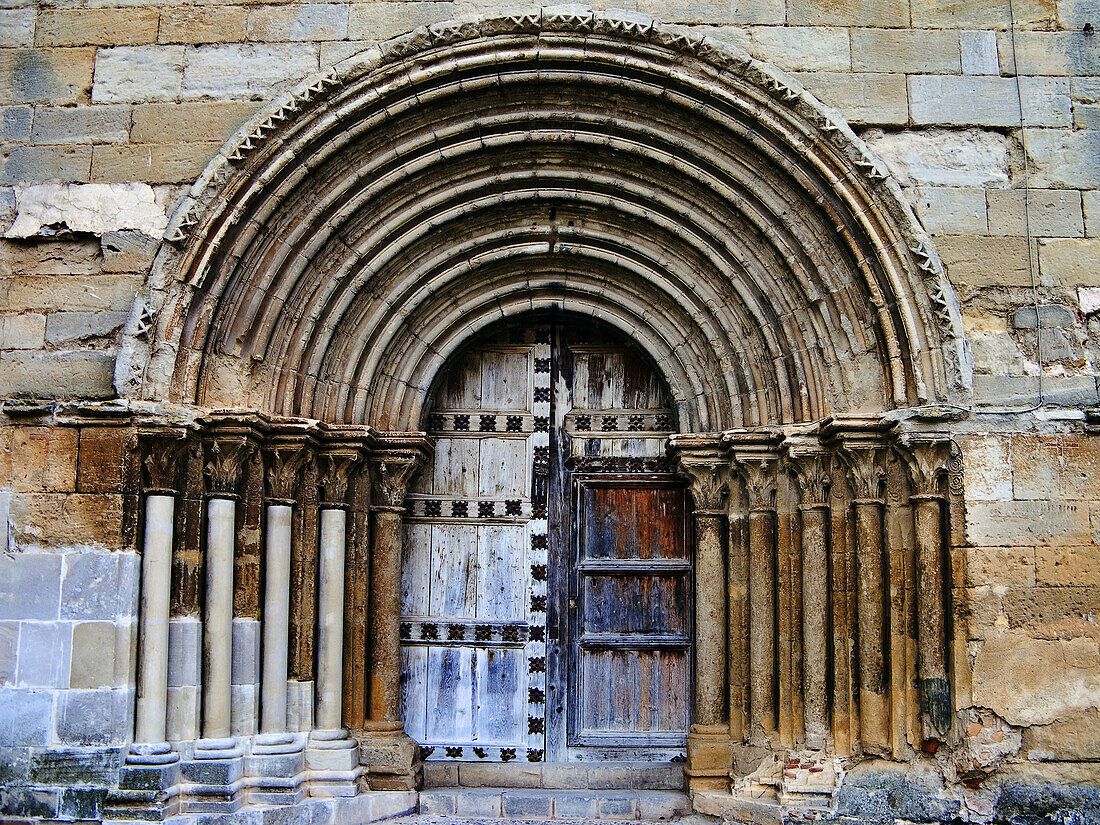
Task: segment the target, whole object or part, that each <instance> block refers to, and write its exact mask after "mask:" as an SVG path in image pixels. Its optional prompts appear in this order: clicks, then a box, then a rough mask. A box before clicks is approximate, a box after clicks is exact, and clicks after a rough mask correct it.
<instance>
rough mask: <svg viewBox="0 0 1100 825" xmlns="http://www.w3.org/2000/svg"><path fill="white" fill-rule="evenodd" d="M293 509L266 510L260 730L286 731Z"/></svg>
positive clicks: (271, 507)
mask: <svg viewBox="0 0 1100 825" xmlns="http://www.w3.org/2000/svg"><path fill="white" fill-rule="evenodd" d="M293 519H294V508H293V507H292V506H290V505H289V504H269V505H268V507H267V544H266V548H265V552H264V560H265V564H264V612H263V617H264V618H263V682H262V684H261V688H260V730H261V731H262V732H263V733H279V732H281V731H284V730H286V671H287V633H288V629H289V618H290V543H291V525H292V524H293Z"/></svg>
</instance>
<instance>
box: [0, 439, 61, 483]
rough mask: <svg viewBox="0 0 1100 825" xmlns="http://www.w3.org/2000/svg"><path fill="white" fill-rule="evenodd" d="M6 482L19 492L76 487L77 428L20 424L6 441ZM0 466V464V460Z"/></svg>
mask: <svg viewBox="0 0 1100 825" xmlns="http://www.w3.org/2000/svg"><path fill="white" fill-rule="evenodd" d="M8 447H9V450H10V452H9V453H8V460H7V461H6V462H3V463H4V464H7V465H8V474H7V483H8V484H10V485H11V488H12V489H13V490H16V491H19V492H26V491H37V490H45V491H52V492H66V491H70V490H73V489H75V487H76V458H77V431H76V430H75V429H72V428H69V427H19V428H17V429H15V430H14V431H13V432H12V433H11V440H10V442H9V444H8ZM0 466H3V465H2V464H0Z"/></svg>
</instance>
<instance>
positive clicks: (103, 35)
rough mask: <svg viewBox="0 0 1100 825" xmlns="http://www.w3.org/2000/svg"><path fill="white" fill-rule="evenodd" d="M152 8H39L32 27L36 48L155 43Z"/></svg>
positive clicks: (155, 14)
mask: <svg viewBox="0 0 1100 825" xmlns="http://www.w3.org/2000/svg"><path fill="white" fill-rule="evenodd" d="M159 21H160V13H159V12H158V10H157V9H155V8H133V7H131V8H125V9H111V8H91V9H57V8H54V9H43V10H42V11H41V13H39V15H38V19H37V21H36V22H35V26H34V41H35V45H37V46H135V45H138V44H141V43H155V42H156V41H157V25H158V23H159Z"/></svg>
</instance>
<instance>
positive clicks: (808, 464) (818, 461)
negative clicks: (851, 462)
mask: <svg viewBox="0 0 1100 825" xmlns="http://www.w3.org/2000/svg"><path fill="white" fill-rule="evenodd" d="M783 447H784V450H785V452H786V454H787V464H788V467H789V468H790V470H791V473H793V474H794V476H795V478H796V479H797V480H798V487H799V490H800V491H801V493H802V504H803V505H813V506H824V505H825V504H827V503H828V500H829V499H828V496H829V485H830V484H831V483H832V479H831V478H830V476H829V471H830V470H831V469H832V457H831V456H830V455H829V453H828V452H827V451H826V450H825V449H824V448H823V447H822V446H821V441H820V439H818V438H816V437H814V436H797V437H794V438H788V439H787V440H786V441H784V442H783Z"/></svg>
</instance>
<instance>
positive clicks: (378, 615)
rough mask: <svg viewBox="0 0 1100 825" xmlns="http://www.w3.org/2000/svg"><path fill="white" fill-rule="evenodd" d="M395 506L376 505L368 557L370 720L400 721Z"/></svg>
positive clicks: (398, 521) (398, 520)
mask: <svg viewBox="0 0 1100 825" xmlns="http://www.w3.org/2000/svg"><path fill="white" fill-rule="evenodd" d="M403 512H404V511H403V510H402V509H400V508H396V507H376V508H374V512H373V516H374V523H373V527H374V529H373V531H372V533H373V540H374V541H373V547H374V552H373V554H372V559H371V562H372V564H371V596H372V598H371V656H370V664H371V667H370V703H369V707H368V712H369V716H370V720H371V721H372V722H392V723H394V726H395V727H399V726H400V725H399V723H400V721H401V715H400V709H399V700H400V694H401V690H400V688H401V636H400V622H399V616H400V610H401V601H400V596H401V538H402V531H403V519H402V513H403Z"/></svg>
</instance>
